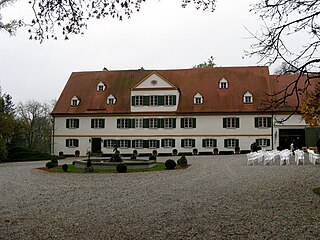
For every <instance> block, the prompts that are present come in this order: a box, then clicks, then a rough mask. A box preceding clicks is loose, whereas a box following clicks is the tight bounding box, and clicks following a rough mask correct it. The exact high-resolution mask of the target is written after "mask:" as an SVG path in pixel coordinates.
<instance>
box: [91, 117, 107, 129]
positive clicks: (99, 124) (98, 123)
mask: <svg viewBox="0 0 320 240" xmlns="http://www.w3.org/2000/svg"><path fill="white" fill-rule="evenodd" d="M92 120H93V128H103V127H102V125H104V124H105V119H104V118H93V119H92Z"/></svg>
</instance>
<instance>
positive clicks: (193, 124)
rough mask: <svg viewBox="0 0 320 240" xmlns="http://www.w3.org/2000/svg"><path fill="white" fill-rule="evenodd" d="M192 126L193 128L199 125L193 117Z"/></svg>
mask: <svg viewBox="0 0 320 240" xmlns="http://www.w3.org/2000/svg"><path fill="white" fill-rule="evenodd" d="M192 127H193V128H196V127H197V119H196V118H192Z"/></svg>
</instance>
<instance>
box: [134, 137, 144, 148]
mask: <svg viewBox="0 0 320 240" xmlns="http://www.w3.org/2000/svg"><path fill="white" fill-rule="evenodd" d="M132 147H133V148H143V140H141V139H137V140H132Z"/></svg>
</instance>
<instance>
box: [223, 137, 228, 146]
mask: <svg viewBox="0 0 320 240" xmlns="http://www.w3.org/2000/svg"><path fill="white" fill-rule="evenodd" d="M224 147H225V148H227V147H228V139H225V140H224Z"/></svg>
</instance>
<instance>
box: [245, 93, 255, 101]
mask: <svg viewBox="0 0 320 240" xmlns="http://www.w3.org/2000/svg"><path fill="white" fill-rule="evenodd" d="M243 102H244V103H253V96H252V94H251V93H250V92H246V93H245V94H244V95H243Z"/></svg>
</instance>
